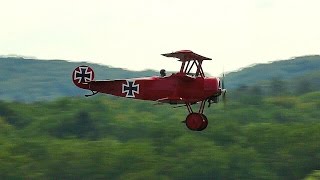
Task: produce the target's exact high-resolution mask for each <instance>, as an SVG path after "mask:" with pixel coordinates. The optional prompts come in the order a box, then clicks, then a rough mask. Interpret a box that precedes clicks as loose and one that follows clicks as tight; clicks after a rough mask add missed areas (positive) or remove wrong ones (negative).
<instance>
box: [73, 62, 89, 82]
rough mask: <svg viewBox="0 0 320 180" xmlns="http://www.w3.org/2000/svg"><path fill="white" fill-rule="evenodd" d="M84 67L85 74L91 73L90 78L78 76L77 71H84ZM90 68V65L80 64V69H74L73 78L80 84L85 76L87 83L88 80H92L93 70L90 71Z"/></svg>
mask: <svg viewBox="0 0 320 180" xmlns="http://www.w3.org/2000/svg"><path fill="white" fill-rule="evenodd" d="M82 69H84V70H85V74H89V76H90V77H89V78H87V77H77V73H79V74H80V73H82ZM88 70H89V67H87V66H79V71H77V70H75V71H74V75H73V78H74V80H78V83H79V84H80V83H81V80H82V78H84V82H85V83H87V82H90V81H91V80H92V71H90V72H88Z"/></svg>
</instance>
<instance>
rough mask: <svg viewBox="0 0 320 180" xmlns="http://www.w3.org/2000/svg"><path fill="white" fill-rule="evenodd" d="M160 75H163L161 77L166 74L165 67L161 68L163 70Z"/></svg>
mask: <svg viewBox="0 0 320 180" xmlns="http://www.w3.org/2000/svg"><path fill="white" fill-rule="evenodd" d="M160 76H161V77H164V76H166V70H165V69H161V70H160Z"/></svg>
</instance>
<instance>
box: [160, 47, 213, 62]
mask: <svg viewBox="0 0 320 180" xmlns="http://www.w3.org/2000/svg"><path fill="white" fill-rule="evenodd" d="M162 55H163V56H165V57H174V58H178V59H179V61H183V62H185V61H191V60H197V61H203V60H212V59H211V58H207V57H204V56H201V55H199V54H196V53H194V52H192V51H190V50H181V51H176V52H172V53H166V54H162Z"/></svg>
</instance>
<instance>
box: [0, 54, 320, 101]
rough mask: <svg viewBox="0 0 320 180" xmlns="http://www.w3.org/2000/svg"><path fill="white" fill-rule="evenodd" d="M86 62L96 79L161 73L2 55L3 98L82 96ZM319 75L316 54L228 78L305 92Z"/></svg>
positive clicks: (237, 84)
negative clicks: (76, 77)
mask: <svg viewBox="0 0 320 180" xmlns="http://www.w3.org/2000/svg"><path fill="white" fill-rule="evenodd" d="M84 64H85V65H89V66H91V67H92V68H93V69H94V71H95V76H96V79H106V78H108V79H119V78H133V77H143V76H157V75H158V74H159V73H158V72H157V71H152V70H146V71H141V72H137V71H129V70H125V69H120V68H111V67H108V66H102V65H98V64H91V63H86V62H79V63H74V62H68V61H62V60H51V61H45V60H36V59H24V58H5V57H0V65H1V71H0V86H1V87H2V88H0V99H2V100H8V101H19V102H22V101H23V102H34V101H42V100H54V99H56V98H59V97H66V96H68V97H71V96H72V97H76V96H79V95H80V96H82V95H83V91H82V90H81V89H79V88H77V87H75V86H74V85H73V83H72V81H71V73H72V71H73V70H74V68H75V67H77V66H79V65H84ZM319 77H320V56H316V55H315V56H303V57H297V58H294V59H291V60H285V61H275V62H272V63H270V64H258V65H255V66H252V67H248V68H244V69H242V70H241V71H237V72H231V73H228V74H227V75H226V80H225V82H226V87H227V89H228V90H233V89H237V88H243V87H244V86H250V87H252V86H257V87H259V90H260V91H261V92H262V93H264V94H269V95H274V94H275V93H278V92H283V93H284V94H287V93H291V94H304V93H307V92H311V91H319V90H320V78H319ZM274 85H276V87H275V86H274ZM279 85H280V86H279ZM274 87H275V88H276V89H274ZM256 90H257V89H256ZM275 90H276V91H275ZM283 90H285V91H283Z"/></svg>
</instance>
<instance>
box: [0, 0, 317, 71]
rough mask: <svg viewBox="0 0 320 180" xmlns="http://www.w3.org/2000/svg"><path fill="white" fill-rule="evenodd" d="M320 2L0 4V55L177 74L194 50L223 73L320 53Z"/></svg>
mask: <svg viewBox="0 0 320 180" xmlns="http://www.w3.org/2000/svg"><path fill="white" fill-rule="evenodd" d="M319 8H320V1H319V0H303V1H302V0H241V1H239V0H134V1H133V0H27V1H23V0H0V55H12V54H16V55H23V56H33V57H37V58H38V59H63V60H69V61H87V62H93V63H99V64H104V65H109V66H112V67H120V68H125V69H130V70H144V69H154V70H160V69H163V68H164V69H166V70H168V71H178V70H179V69H180V63H179V62H177V61H175V60H174V59H171V58H166V57H163V56H161V55H160V54H162V53H169V52H173V51H177V50H192V51H194V52H196V53H198V54H201V55H203V56H206V57H210V58H212V59H213V60H212V61H206V62H204V64H203V68H204V71H205V72H207V73H209V74H211V75H219V74H221V73H222V71H226V72H229V71H235V70H237V69H240V68H243V67H246V66H250V65H252V64H256V63H267V62H270V61H274V60H281V59H290V58H292V57H296V56H303V55H314V54H320V10H319Z"/></svg>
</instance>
